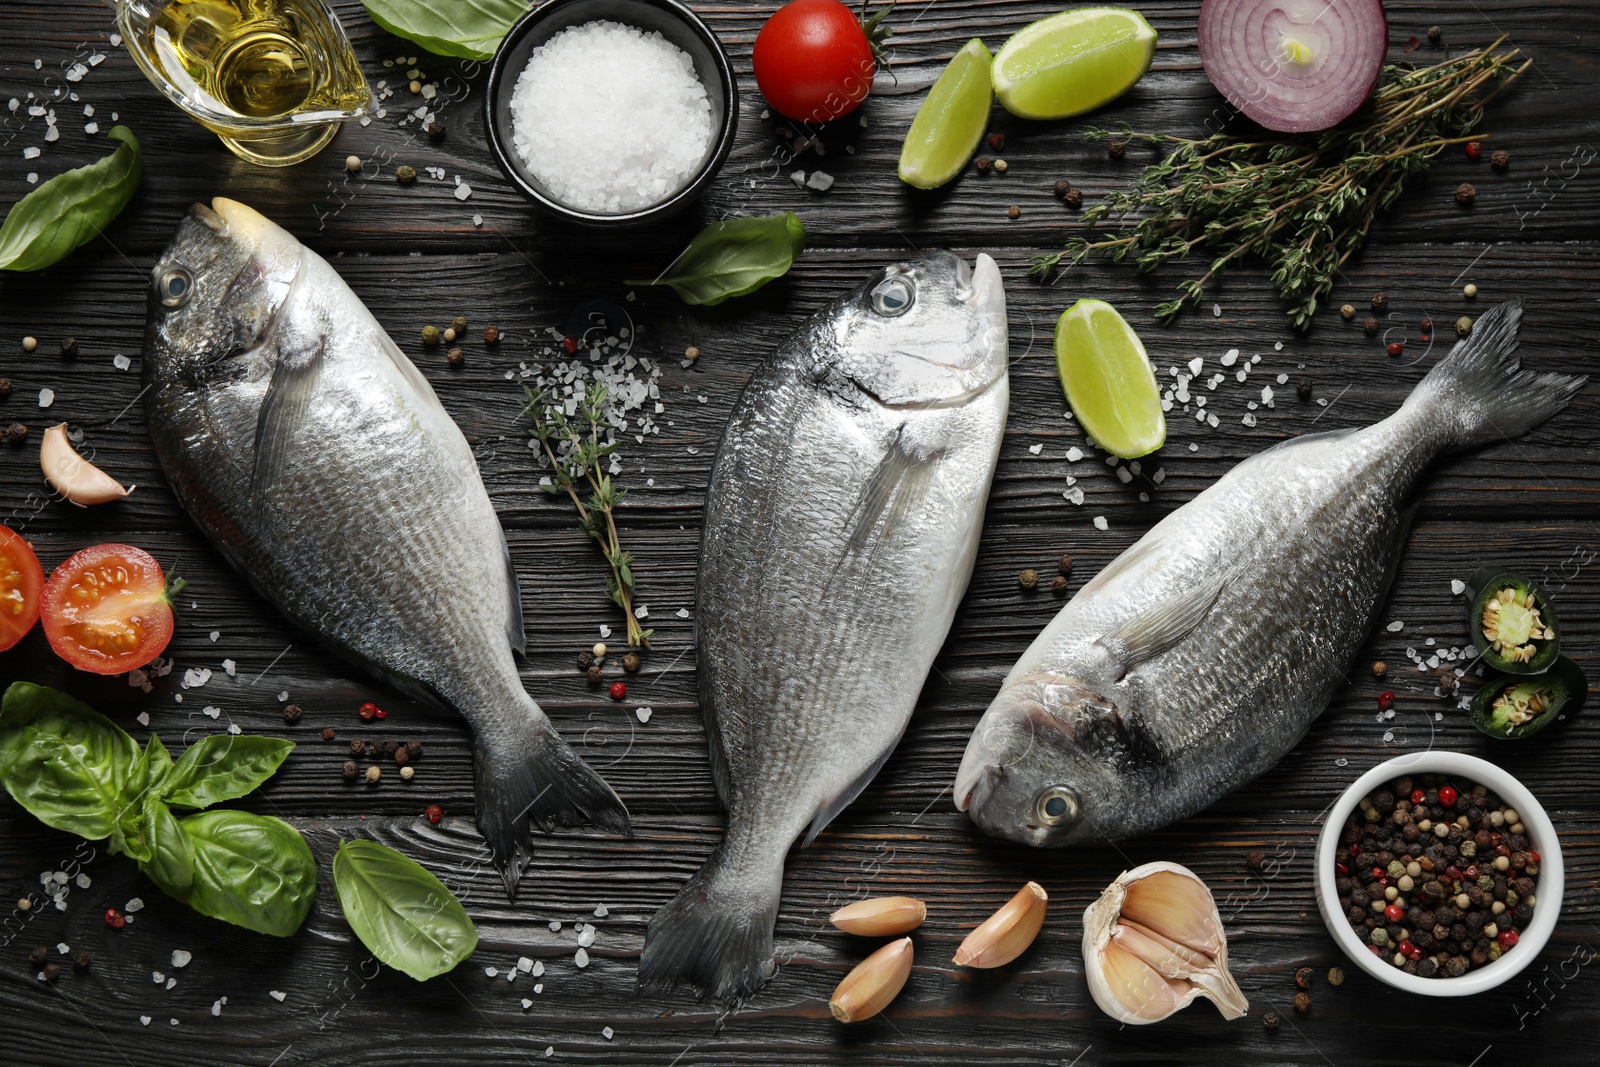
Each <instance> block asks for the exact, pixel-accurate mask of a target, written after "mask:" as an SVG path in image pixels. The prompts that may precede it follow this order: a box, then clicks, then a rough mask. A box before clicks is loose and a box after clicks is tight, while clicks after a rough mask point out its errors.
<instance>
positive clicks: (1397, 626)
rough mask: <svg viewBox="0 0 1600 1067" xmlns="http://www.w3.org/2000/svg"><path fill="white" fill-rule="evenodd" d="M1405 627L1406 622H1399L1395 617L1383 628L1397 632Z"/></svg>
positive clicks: (1393, 632)
mask: <svg viewBox="0 0 1600 1067" xmlns="http://www.w3.org/2000/svg"><path fill="white" fill-rule="evenodd" d="M1405 628H1406V624H1405V623H1403V622H1401V621H1400V620H1399V619H1396V620H1395V621H1394V622H1391V623H1390V624H1389V625H1388V626H1387V627H1385V629H1387V630H1388V631H1389V632H1390V633H1392V634H1397V633H1399V632H1400V631H1401V630H1404V629H1405Z"/></svg>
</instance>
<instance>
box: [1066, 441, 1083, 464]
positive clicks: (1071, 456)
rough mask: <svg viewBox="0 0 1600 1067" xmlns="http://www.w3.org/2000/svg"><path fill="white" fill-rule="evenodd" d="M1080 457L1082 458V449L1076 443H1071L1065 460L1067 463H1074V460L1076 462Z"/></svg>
mask: <svg viewBox="0 0 1600 1067" xmlns="http://www.w3.org/2000/svg"><path fill="white" fill-rule="evenodd" d="M1082 458H1083V449H1081V448H1079V447H1078V446H1077V445H1073V446H1072V447H1071V448H1069V449H1067V462H1068V463H1076V462H1078V460H1080V459H1082Z"/></svg>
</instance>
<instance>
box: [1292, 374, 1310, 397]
mask: <svg viewBox="0 0 1600 1067" xmlns="http://www.w3.org/2000/svg"><path fill="white" fill-rule="evenodd" d="M1294 394H1295V396H1298V397H1299V398H1300V399H1301V400H1310V399H1311V379H1310V378H1301V379H1300V380H1299V381H1297V382H1295V383H1294Z"/></svg>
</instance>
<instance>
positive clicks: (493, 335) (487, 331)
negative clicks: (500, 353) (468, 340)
mask: <svg viewBox="0 0 1600 1067" xmlns="http://www.w3.org/2000/svg"><path fill="white" fill-rule="evenodd" d="M483 343H484V344H486V345H493V344H499V343H500V327H498V326H485V327H484V328H483Z"/></svg>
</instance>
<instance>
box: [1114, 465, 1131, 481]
mask: <svg viewBox="0 0 1600 1067" xmlns="http://www.w3.org/2000/svg"><path fill="white" fill-rule="evenodd" d="M1117 480H1118V481H1119V482H1121V483H1122V484H1123V485H1127V484H1128V483H1129V482H1131V481H1133V475H1132V474H1130V473H1128V468H1126V467H1118V468H1117Z"/></svg>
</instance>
